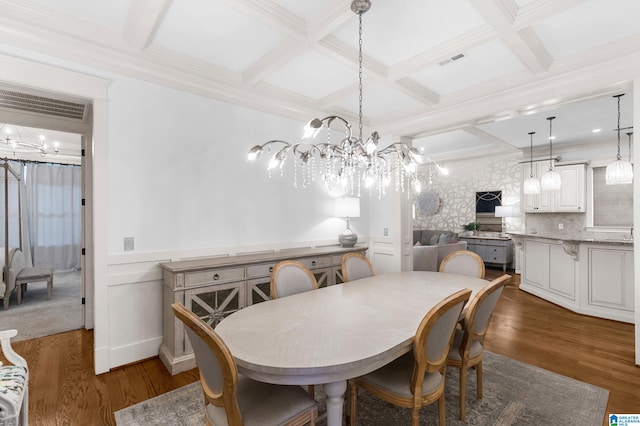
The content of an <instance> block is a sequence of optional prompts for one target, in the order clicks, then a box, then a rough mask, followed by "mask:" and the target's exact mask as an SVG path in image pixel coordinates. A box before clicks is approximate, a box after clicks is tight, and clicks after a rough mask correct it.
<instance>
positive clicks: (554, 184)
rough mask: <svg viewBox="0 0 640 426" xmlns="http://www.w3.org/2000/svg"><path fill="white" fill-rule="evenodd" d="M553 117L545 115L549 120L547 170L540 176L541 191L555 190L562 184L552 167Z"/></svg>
mask: <svg viewBox="0 0 640 426" xmlns="http://www.w3.org/2000/svg"><path fill="white" fill-rule="evenodd" d="M554 119H555V117H547V120H549V170H548V171H546V172H545V173H544V174H543V175H542V177H541V178H540V189H542V190H543V191H557V190H559V189H560V186H562V179H561V178H560V173H558V172H557V171H556V170H554V168H553V143H552V142H551V141H552V140H553V139H555V137H554V136H553V131H552V125H551V123H552V122H553V120H554Z"/></svg>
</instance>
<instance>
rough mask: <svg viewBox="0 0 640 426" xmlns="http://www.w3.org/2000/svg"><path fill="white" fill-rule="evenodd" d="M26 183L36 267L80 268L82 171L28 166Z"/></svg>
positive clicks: (24, 176)
mask: <svg viewBox="0 0 640 426" xmlns="http://www.w3.org/2000/svg"><path fill="white" fill-rule="evenodd" d="M23 181H24V185H25V187H26V191H25V197H24V198H25V204H26V210H25V211H26V214H25V215H24V216H23V221H24V218H25V217H26V219H27V227H28V242H29V248H30V250H31V257H32V259H33V266H53V268H54V270H55V271H71V270H77V269H80V265H81V264H80V250H81V242H82V206H81V201H82V170H81V167H80V166H75V165H59V164H45V163H43V164H34V163H27V164H26V165H25V167H24V174H23Z"/></svg>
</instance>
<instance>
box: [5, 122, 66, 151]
mask: <svg viewBox="0 0 640 426" xmlns="http://www.w3.org/2000/svg"><path fill="white" fill-rule="evenodd" d="M2 127H4V134H5V136H4V138H3V139H4V140H2V142H0V143H4V144H5V145H6V146H7V148H8V149H9V150H11V151H12V152H13V155H16V152H36V153H40V155H41V156H43V157H44V156H45V155H47V154H52V153H51V152H50V151H49V145H47V143H46V138H45V136H44V135H40V136H39V137H38V139H39V140H40V143H33V142H27V141H25V140H20V139H23V138H21V137H20V135H19V132H18V136H17V137H18V138H20V139H12V138H11V135H12V133H13V129H12V128H10V127H8V126H6V125H4V126H2ZM58 145H59V143H58V142H54V143H53V154H54V155H55V154H57V153H58Z"/></svg>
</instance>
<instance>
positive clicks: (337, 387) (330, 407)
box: [324, 380, 347, 426]
mask: <svg viewBox="0 0 640 426" xmlns="http://www.w3.org/2000/svg"><path fill="white" fill-rule="evenodd" d="M346 390H347V381H346V380H341V381H339V382H332V383H326V384H324V393H325V394H326V395H327V426H340V425H342V407H343V406H344V393H345V391H346Z"/></svg>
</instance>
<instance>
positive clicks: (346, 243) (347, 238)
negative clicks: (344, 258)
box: [338, 229, 358, 248]
mask: <svg viewBox="0 0 640 426" xmlns="http://www.w3.org/2000/svg"><path fill="white" fill-rule="evenodd" d="M338 241H339V242H340V246H341V247H345V248H350V247H353V246H355V245H356V243H357V242H358V235H357V234H356V233H355V232H353V231H352V230H351V229H347V230H346V231H345V232H344V233H343V234H340V235H338Z"/></svg>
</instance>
